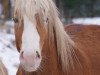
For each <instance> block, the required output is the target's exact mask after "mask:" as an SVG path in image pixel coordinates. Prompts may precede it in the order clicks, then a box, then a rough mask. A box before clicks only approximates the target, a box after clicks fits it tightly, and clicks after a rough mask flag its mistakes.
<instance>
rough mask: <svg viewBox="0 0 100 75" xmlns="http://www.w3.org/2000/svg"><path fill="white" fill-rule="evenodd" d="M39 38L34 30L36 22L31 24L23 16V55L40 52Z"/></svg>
mask: <svg viewBox="0 0 100 75" xmlns="http://www.w3.org/2000/svg"><path fill="white" fill-rule="evenodd" d="M39 43H40V36H39V34H38V31H37V29H36V21H35V19H34V22H31V21H30V20H29V18H28V17H27V16H26V15H24V30H23V35H22V49H21V50H23V51H24V52H25V53H27V52H28V53H27V54H31V53H34V52H35V53H36V51H38V52H40V51H39V50H40V46H39V45H40V44H39Z"/></svg>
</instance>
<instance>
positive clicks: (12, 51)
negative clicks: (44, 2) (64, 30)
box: [0, 0, 100, 75]
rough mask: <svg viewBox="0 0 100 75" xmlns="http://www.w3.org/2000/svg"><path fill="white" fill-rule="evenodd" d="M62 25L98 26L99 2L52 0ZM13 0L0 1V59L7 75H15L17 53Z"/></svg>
mask: <svg viewBox="0 0 100 75" xmlns="http://www.w3.org/2000/svg"><path fill="white" fill-rule="evenodd" d="M54 2H55V4H56V6H57V7H58V10H59V12H60V18H61V21H62V22H63V23H64V25H67V24H69V23H76V24H84V25H85V24H87V25H89V24H97V25H100V0H54ZM13 9H14V0H0V58H1V60H2V61H3V63H4V65H5V66H6V68H7V70H8V74H9V75H16V71H17V68H18V65H19V59H18V57H19V53H18V52H17V50H16V48H15V37H14V23H13V20H12V17H13Z"/></svg>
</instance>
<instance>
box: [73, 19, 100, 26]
mask: <svg viewBox="0 0 100 75" xmlns="http://www.w3.org/2000/svg"><path fill="white" fill-rule="evenodd" d="M72 22H73V23H76V24H84V25H85V24H88V25H89V24H97V25H100V17H94V18H74V19H73V20H72Z"/></svg>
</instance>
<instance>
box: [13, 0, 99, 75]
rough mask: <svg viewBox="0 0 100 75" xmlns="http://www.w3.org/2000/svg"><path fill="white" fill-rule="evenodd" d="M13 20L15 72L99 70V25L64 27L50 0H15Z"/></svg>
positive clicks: (48, 74) (41, 74) (69, 74)
mask: <svg viewBox="0 0 100 75" xmlns="http://www.w3.org/2000/svg"><path fill="white" fill-rule="evenodd" d="M13 20H14V22H15V40H16V47H17V50H18V51H19V53H20V57H19V59H20V65H19V68H18V71H17V75H98V74H100V71H99V69H100V68H99V66H100V61H99V59H100V55H99V53H100V47H99V44H100V42H99V33H100V28H99V26H94V27H93V29H92V28H91V27H92V26H77V25H76V26H67V27H65V29H64V26H63V24H62V22H61V20H60V19H59V12H58V10H57V7H56V6H55V4H54V2H53V0H15V7H14V18H13ZM73 25H74V24H73ZM97 27H98V28H97ZM89 29H90V30H89ZM96 29H97V30H96ZM95 30H96V31H97V33H96V32H95ZM72 34H73V35H72ZM74 34H75V35H74ZM90 39H91V40H90Z"/></svg>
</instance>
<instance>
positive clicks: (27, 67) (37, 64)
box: [20, 60, 41, 72]
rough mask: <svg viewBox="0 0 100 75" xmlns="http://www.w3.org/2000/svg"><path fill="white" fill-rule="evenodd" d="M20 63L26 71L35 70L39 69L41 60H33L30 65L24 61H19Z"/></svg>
mask: <svg viewBox="0 0 100 75" xmlns="http://www.w3.org/2000/svg"><path fill="white" fill-rule="evenodd" d="M20 64H21V66H22V69H23V70H25V71H27V72H35V71H37V70H38V69H39V67H40V64H41V60H38V61H36V62H33V64H31V65H30V64H28V63H25V62H24V63H23V62H21V63H20Z"/></svg>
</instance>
